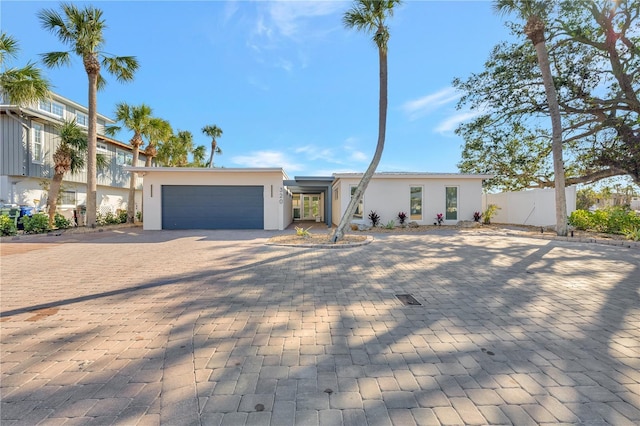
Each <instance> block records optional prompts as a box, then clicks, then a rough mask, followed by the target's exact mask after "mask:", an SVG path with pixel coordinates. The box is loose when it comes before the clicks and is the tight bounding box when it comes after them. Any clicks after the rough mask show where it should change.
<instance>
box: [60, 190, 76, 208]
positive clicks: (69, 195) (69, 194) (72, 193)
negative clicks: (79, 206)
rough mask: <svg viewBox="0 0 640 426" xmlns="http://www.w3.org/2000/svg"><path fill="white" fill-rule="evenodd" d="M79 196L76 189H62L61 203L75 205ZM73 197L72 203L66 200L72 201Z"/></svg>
mask: <svg viewBox="0 0 640 426" xmlns="http://www.w3.org/2000/svg"><path fill="white" fill-rule="evenodd" d="M77 196H78V194H77V193H76V191H62V192H60V205H62V206H75V205H76V202H77ZM65 198H66V199H65ZM71 198H72V199H73V202H71V203H68V202H66V201H70V200H71Z"/></svg>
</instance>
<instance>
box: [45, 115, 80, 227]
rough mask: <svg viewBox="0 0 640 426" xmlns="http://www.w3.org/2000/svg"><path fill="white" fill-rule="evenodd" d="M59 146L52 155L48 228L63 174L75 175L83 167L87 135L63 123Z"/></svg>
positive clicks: (74, 123)
mask: <svg viewBox="0 0 640 426" xmlns="http://www.w3.org/2000/svg"><path fill="white" fill-rule="evenodd" d="M58 131H59V133H60V145H58V148H56V151H55V152H54V153H53V164H54V173H53V178H52V179H51V185H50V187H49V196H48V197H47V206H48V208H49V227H50V228H51V227H53V223H54V219H55V215H56V207H57V204H58V193H59V192H60V186H61V185H62V178H63V177H64V175H65V173H67V172H72V173H75V172H76V171H78V170H81V169H82V168H83V167H84V165H85V155H86V153H87V135H86V134H85V133H84V132H83V131H82V130H81V129H80V127H79V126H78V125H77V123H76V122H75V120H74V121H65V122H64V123H63V124H62V125H61V126H60V127H59V128H58Z"/></svg>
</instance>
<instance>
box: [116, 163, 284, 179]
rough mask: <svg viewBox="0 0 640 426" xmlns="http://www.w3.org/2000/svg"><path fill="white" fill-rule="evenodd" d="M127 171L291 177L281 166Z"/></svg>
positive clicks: (161, 168)
mask: <svg viewBox="0 0 640 426" xmlns="http://www.w3.org/2000/svg"><path fill="white" fill-rule="evenodd" d="M124 170H125V171H127V172H136V173H153V172H172V173H194V172H195V173H268V172H279V173H282V174H283V176H284V177H285V179H287V180H288V179H289V177H288V176H287V173H286V172H285V171H284V169H283V168H281V167H251V168H242V167H232V168H226V167H224V168H222V167H221V168H208V167H132V166H127V167H125V168H124Z"/></svg>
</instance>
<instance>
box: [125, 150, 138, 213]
mask: <svg viewBox="0 0 640 426" xmlns="http://www.w3.org/2000/svg"><path fill="white" fill-rule="evenodd" d="M132 153H133V160H132V161H131V165H132V166H133V167H136V166H137V165H138V157H139V156H140V147H139V146H138V145H136V144H134V145H133V149H132ZM137 177H138V174H137V173H136V172H131V178H130V181H129V201H128V202H127V222H128V223H135V221H136V178H137Z"/></svg>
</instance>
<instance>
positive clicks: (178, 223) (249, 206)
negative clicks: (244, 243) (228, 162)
mask: <svg viewBox="0 0 640 426" xmlns="http://www.w3.org/2000/svg"><path fill="white" fill-rule="evenodd" d="M162 229H264V186H257V185H256V186H239V185H234V186H231V185H162Z"/></svg>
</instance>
